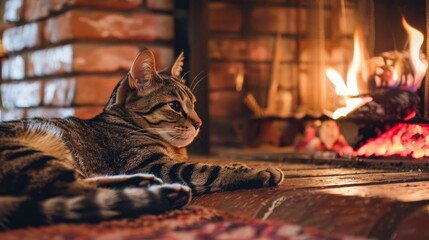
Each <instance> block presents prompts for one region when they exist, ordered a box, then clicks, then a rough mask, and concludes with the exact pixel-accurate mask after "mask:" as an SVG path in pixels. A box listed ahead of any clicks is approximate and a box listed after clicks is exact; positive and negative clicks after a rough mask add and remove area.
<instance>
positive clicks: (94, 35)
mask: <svg viewBox="0 0 429 240" xmlns="http://www.w3.org/2000/svg"><path fill="white" fill-rule="evenodd" d="M173 34H174V27H173V16H169V15H165V14H151V13H133V14H129V13H128V14H125V13H122V14H121V13H112V12H100V11H79V10H72V11H69V12H67V13H65V14H62V15H60V16H58V17H55V18H51V19H49V20H48V22H47V24H46V28H45V38H46V40H47V41H49V42H51V43H58V42H62V41H66V40H73V39H80V40H100V39H104V40H118V39H120V40H127V41H130V40H133V41H157V40H163V41H167V40H172V39H173Z"/></svg>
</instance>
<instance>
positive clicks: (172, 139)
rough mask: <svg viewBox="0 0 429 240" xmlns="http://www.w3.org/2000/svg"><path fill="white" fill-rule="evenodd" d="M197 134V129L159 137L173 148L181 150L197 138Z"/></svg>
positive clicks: (163, 134)
mask: <svg viewBox="0 0 429 240" xmlns="http://www.w3.org/2000/svg"><path fill="white" fill-rule="evenodd" d="M198 133H199V129H198V130H189V131H186V132H170V133H161V136H162V137H163V138H164V139H165V140H167V142H169V143H170V144H172V145H173V146H175V147H179V148H182V147H186V146H188V145H189V144H191V142H192V141H193V140H194V139H195V137H197V135H198Z"/></svg>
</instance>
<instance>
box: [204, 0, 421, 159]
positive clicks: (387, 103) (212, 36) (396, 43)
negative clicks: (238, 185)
mask: <svg viewBox="0 0 429 240" xmlns="http://www.w3.org/2000/svg"><path fill="white" fill-rule="evenodd" d="M425 6H426V5H425V1H417V0H416V1H407V2H404V1H384V0H378V1H353V0H350V1H340V0H338V1H250V2H249V1H246V2H244V1H209V2H208V12H209V14H208V29H209V35H208V59H209V65H208V73H209V74H208V81H209V109H210V112H209V116H210V133H211V134H210V143H211V146H213V148H212V151H214V152H217V153H221V154H222V153H225V147H226V146H227V148H230V149H229V150H231V149H233V150H231V151H226V152H229V153H235V152H236V151H234V149H245V150H244V151H239V152H242V153H243V154H244V155H252V154H255V151H256V150H255V149H260V151H261V152H262V153H261V154H262V155H264V156H266V157H267V156H269V155H270V154H268V153H270V152H272V154H271V155H272V156H273V158H276V157H279V154H278V153H279V152H282V154H280V155H281V156H283V158H302V159H308V158H311V159H317V158H320V159H322V160H323V159H324V160H326V159H328V158H329V159H332V158H335V159H338V160H339V161H340V162H353V163H357V164H363V162H365V163H366V162H371V161H370V160H374V161H378V162H379V164H380V163H384V162H385V161H386V160H389V161H388V163H389V164H390V162H391V161H393V163H392V164H393V165H395V164H396V165H397V164H399V163H401V164H402V162H403V161H402V160H403V159H409V160H410V161H409V162H408V163H413V164H414V165H415V166H418V167H421V166H422V165H424V164H421V162H418V161H419V160H413V159H420V161H423V162H425V159H426V157H427V156H428V155H429V150H427V148H428V147H427V146H429V141H428V143H427V144H426V136H427V134H426V133H427V131H428V125H427V124H428V119H429V118H428V116H429V115H428V110H427V109H428V106H429V104H428V101H429V99H428V96H427V95H428V91H427V90H426V89H429V88H428V83H427V81H425V80H424V78H425V75H426V69H427V57H426V55H425V53H426V42H427V41H426V38H427V28H426V14H427V13H426V8H425ZM415 35H421V38H420V39H417V40H416V39H415V38H413V36H415ZM416 45H418V46H416ZM412 48H414V50H412ZM412 56H414V60H413V59H412ZM351 78H355V79H356V82H355V83H354V85H355V86H356V87H357V88H356V89H354V90H353V89H349V88H348V87H350V85H353V83H350V79H351ZM392 80H393V82H392ZM335 84H337V85H335ZM341 89H346V93H339V91H340V90H341ZM354 91H356V92H354ZM341 110H342V111H343V113H341V112H340V111H341ZM344 111H345V112H344ZM428 140H429V139H428ZM249 149H253V151H250V152H251V154H248V152H249ZM256 152H257V151H256ZM267 154H268V155H267ZM258 156H259V157H260V156H261V155H258ZM275 156H276V157H275ZM300 156H301V157H300ZM309 156H310V157H309ZM280 158H282V157H280ZM396 160H398V161H399V162H397V161H396ZM404 162H406V161H404ZM389 164H388V165H389Z"/></svg>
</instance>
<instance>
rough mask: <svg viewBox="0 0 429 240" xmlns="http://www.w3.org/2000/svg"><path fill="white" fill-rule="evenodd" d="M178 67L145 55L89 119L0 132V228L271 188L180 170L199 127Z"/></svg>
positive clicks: (233, 169)
mask: <svg viewBox="0 0 429 240" xmlns="http://www.w3.org/2000/svg"><path fill="white" fill-rule="evenodd" d="M183 59H184V57H183V53H182V54H180V56H179V57H178V58H177V60H176V61H175V62H174V64H172V66H171V67H168V68H166V69H164V70H163V71H160V72H157V71H156V70H155V69H156V68H155V60H154V56H153V54H152V52H151V51H150V50H148V49H145V50H143V51H142V52H140V54H139V55H138V56H137V57H136V59H135V60H134V62H133V64H132V67H131V69H130V72H129V73H128V74H127V75H126V76H125V77H124V78H123V79H122V80H121V81H120V82H119V83H118V85H117V86H116V88H115V90H114V91H113V93H112V95H111V97H110V99H109V101H108V103H107V105H106V106H105V108H104V110H103V112H102V113H101V114H99V115H98V116H96V117H95V118H93V119H90V120H81V119H78V118H74V117H69V118H65V119H29V120H21V121H11V122H3V123H1V124H0V229H8V228H16V227H23V226H28V225H33V226H36V225H43V224H49V223H57V222H78V221H85V222H96V221H101V220H105V219H113V218H120V217H125V216H126V217H130V216H131V217H132V216H137V215H140V214H146V213H160V212H164V211H167V210H170V209H175V208H180V207H182V206H184V205H186V204H187V203H189V201H190V199H191V196H192V194H201V193H209V192H215V191H220V190H231V189H239V188H252V187H265V186H276V185H278V184H279V183H280V182H281V181H282V180H283V177H284V176H283V173H282V172H281V171H280V170H278V169H276V168H267V169H259V170H256V169H252V168H248V167H246V166H244V165H240V164H233V165H229V166H218V165H208V164H201V163H197V164H195V163H187V162H185V160H186V159H187V153H186V150H185V146H187V145H189V144H190V143H191V142H192V141H193V139H194V138H195V137H196V136H197V134H198V131H199V129H200V127H201V120H200V118H199V117H198V115H197V113H196V112H195V110H194V104H195V101H196V99H195V97H194V95H193V94H192V92H191V91H190V89H189V88H188V87H187V86H186V85H185V84H184V81H183V79H181V78H180V72H181V71H182V66H183Z"/></svg>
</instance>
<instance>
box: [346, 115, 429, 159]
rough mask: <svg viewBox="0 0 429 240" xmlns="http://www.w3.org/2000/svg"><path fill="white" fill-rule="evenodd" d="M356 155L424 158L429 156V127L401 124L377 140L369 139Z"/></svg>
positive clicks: (425, 125)
mask: <svg viewBox="0 0 429 240" xmlns="http://www.w3.org/2000/svg"><path fill="white" fill-rule="evenodd" d="M355 155H358V156H365V157H370V156H402V157H409V156H411V157H413V158H422V157H428V156H429V125H428V124H406V123H400V124H397V125H395V126H394V127H392V128H391V129H389V130H388V131H386V132H384V133H383V134H381V135H380V136H378V137H377V138H375V139H369V140H368V142H367V143H366V144H365V145H363V146H361V147H360V148H359V149H358V150H357V151H356V152H355Z"/></svg>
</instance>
